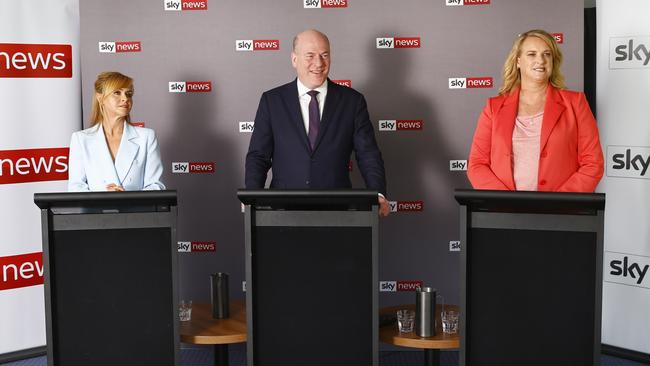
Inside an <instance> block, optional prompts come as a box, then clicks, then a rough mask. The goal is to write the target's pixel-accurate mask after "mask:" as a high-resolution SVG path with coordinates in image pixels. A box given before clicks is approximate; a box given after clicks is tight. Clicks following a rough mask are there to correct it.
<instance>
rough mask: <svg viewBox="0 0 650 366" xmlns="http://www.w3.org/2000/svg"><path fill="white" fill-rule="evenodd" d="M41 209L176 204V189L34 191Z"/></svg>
mask: <svg viewBox="0 0 650 366" xmlns="http://www.w3.org/2000/svg"><path fill="white" fill-rule="evenodd" d="M34 203H35V204H36V206H38V207H39V208H41V209H52V208H58V207H66V208H68V207H78V208H85V207H92V208H97V207H128V206H132V207H135V206H176V204H177V200H176V191H175V190H167V191H127V192H58V193H34Z"/></svg>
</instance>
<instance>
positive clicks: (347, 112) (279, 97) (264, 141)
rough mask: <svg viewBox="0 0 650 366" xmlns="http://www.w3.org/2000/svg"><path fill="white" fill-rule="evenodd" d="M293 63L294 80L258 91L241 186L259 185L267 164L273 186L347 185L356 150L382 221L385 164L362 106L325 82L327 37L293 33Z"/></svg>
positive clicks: (355, 96) (353, 95) (356, 96)
mask: <svg viewBox="0 0 650 366" xmlns="http://www.w3.org/2000/svg"><path fill="white" fill-rule="evenodd" d="M291 63H292V65H293V67H294V68H295V69H296V72H297V74H298V77H297V79H296V80H294V81H292V82H290V83H288V84H285V85H282V86H280V87H277V88H275V89H271V90H269V91H267V92H265V93H264V94H262V98H261V100H260V104H259V107H258V109H257V115H256V116H255V128H254V130H253V135H252V137H251V140H250V145H249V148H248V154H247V155H246V178H245V180H246V188H248V189H262V188H264V184H265V182H266V175H267V173H268V171H269V169H270V168H271V167H272V168H273V179H272V181H271V188H278V189H291V188H298V189H336V188H350V187H351V186H352V183H351V182H350V173H349V169H348V164H349V161H350V155H351V153H352V151H353V150H354V153H355V155H356V158H357V165H358V167H359V171H360V172H361V175H362V176H363V179H364V181H365V183H366V187H367V188H370V189H376V190H377V191H378V192H379V213H380V215H382V216H387V215H388V213H389V212H390V208H389V204H388V201H387V200H386V197H385V195H386V178H385V173H384V161H383V160H382V158H381V152H380V151H379V148H378V147H377V142H376V141H375V132H374V130H373V128H372V123H371V121H370V116H369V115H368V108H367V106H366V101H365V98H364V97H363V95H361V94H360V93H359V92H357V91H356V90H354V89H352V88H348V87H344V86H340V85H337V84H335V83H333V82H331V81H330V80H329V79H328V78H327V76H328V74H329V67H330V45H329V40H328V39H327V36H326V35H324V34H323V33H321V32H319V31H316V30H307V31H304V32H302V33H300V34H298V35H297V36H296V37H295V38H294V41H293V51H292V52H291Z"/></svg>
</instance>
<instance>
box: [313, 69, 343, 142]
mask: <svg viewBox="0 0 650 366" xmlns="http://www.w3.org/2000/svg"><path fill="white" fill-rule="evenodd" d="M338 88H339V86H338V85H336V84H334V83H333V82H331V81H330V80H329V79H327V96H326V97H325V105H324V106H323V118H321V120H320V129H319V130H318V136H317V137H316V145H315V146H314V151H316V150H317V149H318V146H319V145H320V142H321V141H322V140H323V136H325V132H327V128H328V127H329V126H330V125H331V124H332V119H333V118H334V111H335V109H336V106H338V105H340V104H339V102H338V101H339V99H340V98H341V94H340V93H339V89H338Z"/></svg>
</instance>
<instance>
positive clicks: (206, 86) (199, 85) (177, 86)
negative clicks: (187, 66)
mask: <svg viewBox="0 0 650 366" xmlns="http://www.w3.org/2000/svg"><path fill="white" fill-rule="evenodd" d="M211 91H212V82H211V81H170V82H169V92H170V93H208V92H211Z"/></svg>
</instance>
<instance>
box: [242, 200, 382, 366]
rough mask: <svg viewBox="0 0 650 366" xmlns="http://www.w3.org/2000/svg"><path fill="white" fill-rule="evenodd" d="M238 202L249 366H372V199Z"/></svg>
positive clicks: (374, 321) (374, 277) (374, 213)
mask: <svg viewBox="0 0 650 366" xmlns="http://www.w3.org/2000/svg"><path fill="white" fill-rule="evenodd" d="M238 196H239V199H240V200H241V201H242V202H243V203H244V204H246V210H245V217H246V219H245V220H246V221H245V228H246V234H245V236H246V284H247V285H246V287H247V288H246V316H247V319H246V321H247V324H248V340H247V342H248V344H247V353H248V354H247V359H248V365H249V366H253V365H284V366H290V365H300V366H304V365H310V366H321V365H322V366H331V365H337V366H348V365H349V366H359V365H373V366H377V365H378V338H379V334H378V326H379V324H378V268H377V263H378V230H377V212H378V211H377V210H378V208H377V192H376V191H366V190H346V191H286V190H259V191H246V190H240V191H239V192H238Z"/></svg>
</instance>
